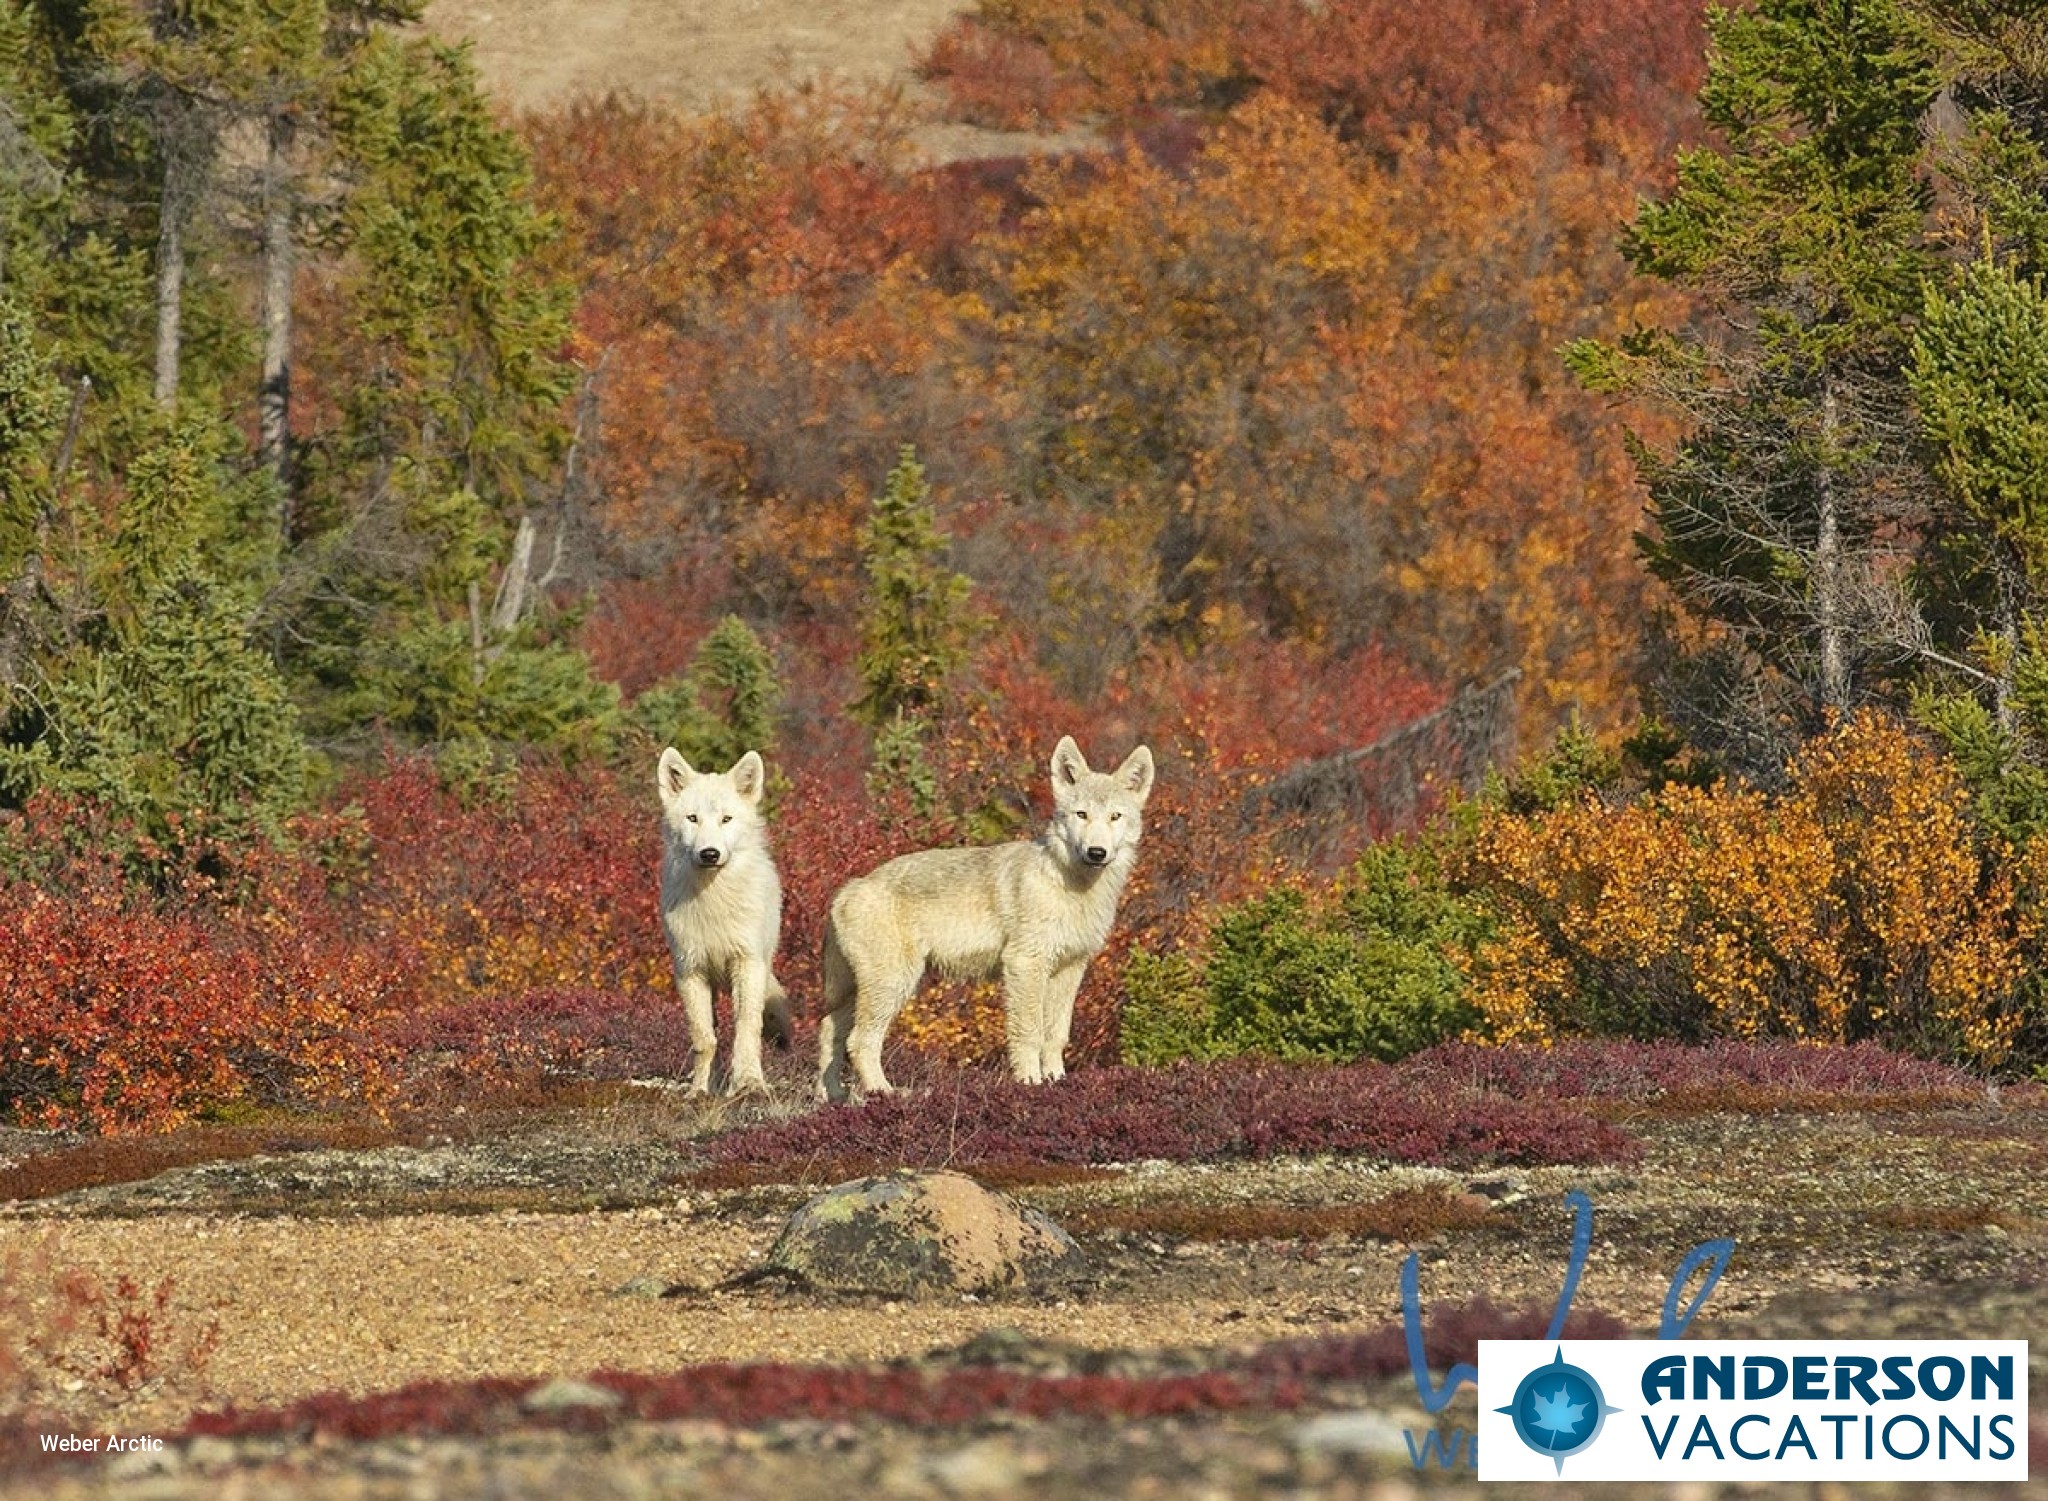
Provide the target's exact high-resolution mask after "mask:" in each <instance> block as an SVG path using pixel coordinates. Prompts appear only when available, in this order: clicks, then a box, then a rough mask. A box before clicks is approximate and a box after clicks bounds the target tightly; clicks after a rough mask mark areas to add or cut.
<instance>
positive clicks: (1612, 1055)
mask: <svg viewBox="0 0 2048 1501" xmlns="http://www.w3.org/2000/svg"><path fill="white" fill-rule="evenodd" d="M1400 1071H1401V1073H1402V1075H1403V1076H1404V1077H1406V1078H1408V1079H1410V1080H1413V1081H1414V1082H1416V1083H1417V1084H1426V1083H1428V1082H1429V1081H1431V1080H1438V1081H1440V1082H1441V1083H1442V1085H1443V1086H1444V1087H1446V1088H1452V1089H1481V1090H1487V1091H1489V1092H1492V1093H1497V1094H1505V1095H1511V1096H1513V1097H1514V1098H1516V1099H1532V1098H1550V1099H1584V1098H1598V1099H1618V1100H1652V1099H1657V1098H1659V1097H1662V1096H1666V1095H1670V1094H1674V1093H1678V1092H1681V1091H1682V1092H1685V1093H1689V1094H1690V1093H1708V1092H1715V1091H1724V1090H1728V1089H1733V1088H1749V1089H1753V1090H1759V1091H1764V1092H1778V1093H1783V1094H1787V1095H1792V1096H1808V1095H1815V1094H1829V1095H1852V1096H1853V1095H1924V1094H1956V1095H1981V1094H1982V1093H1983V1091H1984V1086H1983V1083H1982V1081H1980V1080H1976V1079H1973V1078H1972V1077H1971V1076H1970V1075H1969V1074H1967V1073H1965V1072H1964V1071H1963V1070H1961V1069H1959V1068H1952V1067H1950V1066H1949V1065H1947V1064H1945V1063H1931V1062H1929V1061H1927V1060H1926V1059H1924V1058H1912V1057H1908V1056H1907V1055H1906V1054H1904V1053H1894V1052H1891V1051H1890V1050H1888V1049H1886V1048H1883V1047H1880V1046H1879V1045H1878V1044H1876V1043H1874V1042H1859V1043H1852V1044H1850V1045H1849V1046H1847V1047H1816V1046H1812V1045H1810V1044H1805V1043H1796V1042H1786V1041H1783V1040H1771V1041H1758V1042H1746V1041H1740V1040H1736V1039H1732V1038H1723V1039H1720V1040H1717V1041H1714V1042H1709V1043H1705V1044H1699V1045H1690V1044H1686V1043H1678V1042H1631V1041H1627V1040H1624V1039H1620V1038H1600V1039H1574V1040H1565V1041H1559V1042H1557V1043H1555V1044H1553V1045H1552V1046H1550V1047H1521V1046H1512V1047H1489V1046H1481V1045H1479V1044H1475V1043H1466V1042H1447V1043H1440V1044H1438V1045H1437V1046H1436V1047H1433V1048H1430V1049H1428V1050H1426V1051H1424V1052H1421V1053H1417V1054H1416V1055H1415V1056H1414V1057H1412V1058H1409V1059H1407V1060H1406V1061H1405V1062H1403V1063H1402V1064H1401V1065H1400Z"/></svg>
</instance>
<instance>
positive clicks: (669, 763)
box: [654, 745, 697, 797]
mask: <svg viewBox="0 0 2048 1501" xmlns="http://www.w3.org/2000/svg"><path fill="white" fill-rule="evenodd" d="M696 774H697V773H696V772H695V771H694V770H692V769H691V766H690V763H689V762H688V761H685V760H684V759H683V753H682V752H681V751H679V750H677V749H676V748H675V747H674V746H673V745H671V746H670V747H669V748H668V749H667V750H665V751H663V752H662V753H661V760H660V762H659V763H658V764H657V765H656V766H655V768H654V784H655V786H657V787H659V788H660V789H661V795H662V796H663V797H676V796H678V795H679V794H681V792H682V790H683V788H684V787H686V786H688V785H689V781H690V778H691V777H694V776H695V775H696Z"/></svg>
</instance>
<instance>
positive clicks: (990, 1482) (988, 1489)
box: [924, 1439, 1026, 1496]
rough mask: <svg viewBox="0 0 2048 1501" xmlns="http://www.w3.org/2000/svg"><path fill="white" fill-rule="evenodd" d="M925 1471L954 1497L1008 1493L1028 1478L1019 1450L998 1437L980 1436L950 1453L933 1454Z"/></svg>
mask: <svg viewBox="0 0 2048 1501" xmlns="http://www.w3.org/2000/svg"><path fill="white" fill-rule="evenodd" d="M924 1472H925V1474H926V1475H927V1476H929V1477H930V1478H931V1479H932V1480H934V1481H936V1482H938V1485H939V1488H940V1489H941V1490H943V1491H945V1492H946V1493H947V1494H948V1495H953V1496H1001V1495H1007V1494H1009V1493H1011V1492H1013V1491H1015V1490H1016V1489H1017V1488H1018V1486H1019V1485H1020V1484H1021V1483H1022V1482H1023V1481H1024V1479H1025V1478H1026V1477H1025V1474H1024V1466H1023V1464H1022V1463H1020V1462H1019V1460H1018V1457H1017V1455H1016V1453H1015V1452H1014V1451H1013V1450H1012V1449H1011V1448H1010V1446H1009V1445H1008V1444H1006V1443H1003V1442H1002V1441H1000V1440H998V1439H979V1440H977V1441H976V1442H974V1443H971V1444H969V1445H967V1446H966V1447H965V1448H962V1449H955V1450H953V1451H952V1452H951V1453H950V1454H936V1455H933V1456H932V1457H931V1458H930V1459H927V1460H926V1461H925V1463H924Z"/></svg>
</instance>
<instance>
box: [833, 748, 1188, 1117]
mask: <svg viewBox="0 0 2048 1501" xmlns="http://www.w3.org/2000/svg"><path fill="white" fill-rule="evenodd" d="M1052 793H1053V805H1054V811H1053V818H1052V822H1051V823H1050V824H1048V825H1047V826H1046V829H1045V832H1044V833H1043V834H1041V835H1040V836H1039V837H1038V838H1037V839H1036V840H1033V841H1030V842H1028V843H1026V842H1017V843H1012V844H1002V845H996V846H993V847H991V848H986V849H958V850H924V851H921V852H919V853H917V854H914V855H900V856H898V857H897V858H896V859H894V860H891V861H889V862H888V863H887V864H886V865H883V866H882V867H881V868H880V869H878V870H876V871H875V872H873V873H872V874H870V875H866V876H861V877H858V878H857V879H855V880H852V881H848V882H847V883H846V884H845V885H844V886H842V887H840V889H839V894H838V895H837V896H835V897H833V898H832V911H831V916H830V919H829V921H828V922H827V924H826V928H825V960H824V967H825V1007H826V1011H827V1015H826V1017H825V1020H824V1022H823V1024H822V1025H821V1026H820V1027H819V1029H818V1093H819V1096H820V1097H821V1098H823V1099H828V1100H843V1099H845V1098H846V1095H847V1083H846V1070H847V1068H848V1067H849V1065H850V1066H851V1068H852V1070H853V1076H854V1082H855V1084H856V1085H857V1086H858V1087H859V1088H860V1089H861V1090H862V1091H863V1092H865V1093H870V1094H886V1093H888V1091H889V1081H888V1080H887V1079H886V1078H884V1077H883V1075H882V1038H883V1036H884V1035H885V1034H886V1033H887V1032H888V1030H889V1023H890V1022H892V1021H893V1020H895V1017H896V1013H897V1012H898V1011H900V1010H902V1009H903V1006H904V1004H905V1003H906V1002H908V1001H909V999H910V998H911V996H912V995H914V994H915V993H916V991H917V986H918V982H919V981H920V980H922V979H923V978H924V971H925V966H926V965H928V964H929V965H932V966H935V967H937V968H938V969H940V970H942V971H944V972H945V973H947V974H951V975H955V976H958V977H959V978H962V979H979V978H983V977H986V976H990V975H995V974H1000V975H1001V976H1002V979H1003V1030H1004V1033H1005V1035H1006V1037H1007V1039H1008V1041H1009V1047H1010V1072H1011V1073H1012V1074H1013V1075H1014V1076H1015V1077H1016V1078H1018V1079H1020V1080H1022V1081H1024V1082H1025V1083H1027V1084H1037V1083H1041V1082H1044V1081H1048V1080H1052V1079H1058V1078H1060V1077H1062V1076H1063V1075H1064V1074H1065V1073H1066V1066H1065V1063H1064V1061H1063V1058H1062V1055H1063V1054H1064V1053H1065V1051H1066V1046H1067V1032H1068V1029H1069V1028H1070V1027H1072V1025H1073V1021H1074V993H1075V992H1076V991H1077V990H1079V989H1080V988H1081V975H1082V972H1083V971H1084V970H1086V969H1087V967H1088V961H1089V960H1090V959H1093V958H1094V957H1095V956H1096V954H1098V953H1099V952H1101V950H1102V945H1103V944H1104V942H1106V941H1107V940H1108V938H1109V926H1110V924H1111V923H1112V922H1113V921H1115V919H1116V907H1117V902H1118V901H1119V899H1121V898H1122V896H1123V891H1124V883H1125V881H1127V880H1128V879H1129V878H1130V874H1131V866H1132V865H1133V864H1134V863H1135V862H1136V860H1137V855H1138V837H1139V835H1140V834H1141V833H1142V832H1143V831H1144V819H1143V810H1144V807H1145V799H1146V798H1147V797H1149V796H1150V795H1151V793H1152V752H1151V751H1150V750H1148V749H1146V748H1145V747H1144V746H1142V745H1141V746H1139V747H1138V748H1137V749H1136V750H1134V751H1132V752H1131V754H1130V756H1129V757H1128V758H1127V759H1126V760H1125V761H1124V764H1123V765H1121V766H1119V767H1118V768H1117V769H1116V770H1115V771H1113V772H1100V771H1090V770H1089V769H1088V761H1087V758H1086V757H1085V756H1083V755H1082V754H1081V750H1080V747H1079V746H1077V745H1075V744H1074V741H1073V737H1072V736H1064V737H1062V738H1061V740H1060V743H1059V746H1058V748H1057V749H1055V750H1054V751H1053V753H1052Z"/></svg>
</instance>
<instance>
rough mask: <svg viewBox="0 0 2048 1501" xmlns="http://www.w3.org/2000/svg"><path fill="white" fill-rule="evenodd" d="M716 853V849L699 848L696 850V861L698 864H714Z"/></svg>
mask: <svg viewBox="0 0 2048 1501" xmlns="http://www.w3.org/2000/svg"><path fill="white" fill-rule="evenodd" d="M718 853H719V852H718V851H717V850H716V849H701V850H699V851H697V863H698V864H699V865H716V864H717V863H718Z"/></svg>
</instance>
